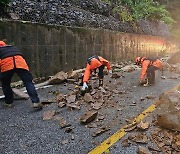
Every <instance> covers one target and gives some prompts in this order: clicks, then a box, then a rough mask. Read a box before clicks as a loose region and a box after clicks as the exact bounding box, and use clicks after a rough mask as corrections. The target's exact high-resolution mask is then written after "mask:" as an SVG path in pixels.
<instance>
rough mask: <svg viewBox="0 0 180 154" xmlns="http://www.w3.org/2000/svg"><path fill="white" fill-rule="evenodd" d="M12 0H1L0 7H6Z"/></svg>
mask: <svg viewBox="0 0 180 154" xmlns="http://www.w3.org/2000/svg"><path fill="white" fill-rule="evenodd" d="M9 1H10V0H0V7H2V8H4V7H6V6H7V5H8V4H9Z"/></svg>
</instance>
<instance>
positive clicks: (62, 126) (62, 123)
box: [59, 118, 67, 128]
mask: <svg viewBox="0 0 180 154" xmlns="http://www.w3.org/2000/svg"><path fill="white" fill-rule="evenodd" d="M59 124H60V126H61V128H65V127H67V124H66V120H64V119H63V118H62V119H61V120H60V123H59Z"/></svg>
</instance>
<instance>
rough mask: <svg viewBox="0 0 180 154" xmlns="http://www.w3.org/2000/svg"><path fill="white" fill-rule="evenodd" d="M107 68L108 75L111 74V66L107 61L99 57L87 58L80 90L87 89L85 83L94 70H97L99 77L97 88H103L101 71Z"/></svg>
mask: <svg viewBox="0 0 180 154" xmlns="http://www.w3.org/2000/svg"><path fill="white" fill-rule="evenodd" d="M105 66H106V67H107V69H108V70H109V73H111V74H112V70H111V66H110V63H109V61H107V60H106V59H104V58H102V57H100V56H97V55H95V56H92V57H90V58H88V63H87V66H86V69H85V72H84V77H83V87H82V90H85V89H86V88H88V85H87V82H88V80H89V78H90V74H91V73H92V72H93V71H94V72H95V71H96V69H98V70H99V73H98V76H99V86H103V78H104V74H103V70H104V67H105Z"/></svg>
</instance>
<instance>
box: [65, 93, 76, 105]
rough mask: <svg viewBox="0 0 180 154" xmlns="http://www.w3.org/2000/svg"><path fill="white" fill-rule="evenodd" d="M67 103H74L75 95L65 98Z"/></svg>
mask: <svg viewBox="0 0 180 154" xmlns="http://www.w3.org/2000/svg"><path fill="white" fill-rule="evenodd" d="M66 101H67V103H74V102H75V101H76V95H70V96H67V97H66Z"/></svg>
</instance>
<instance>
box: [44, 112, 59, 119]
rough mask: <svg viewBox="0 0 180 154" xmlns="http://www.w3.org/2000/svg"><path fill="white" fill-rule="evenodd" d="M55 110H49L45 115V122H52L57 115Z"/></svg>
mask: <svg viewBox="0 0 180 154" xmlns="http://www.w3.org/2000/svg"><path fill="white" fill-rule="evenodd" d="M55 113H56V111H55V110H48V111H45V112H44V113H43V120H50V119H52V118H53V116H54V115H55Z"/></svg>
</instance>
